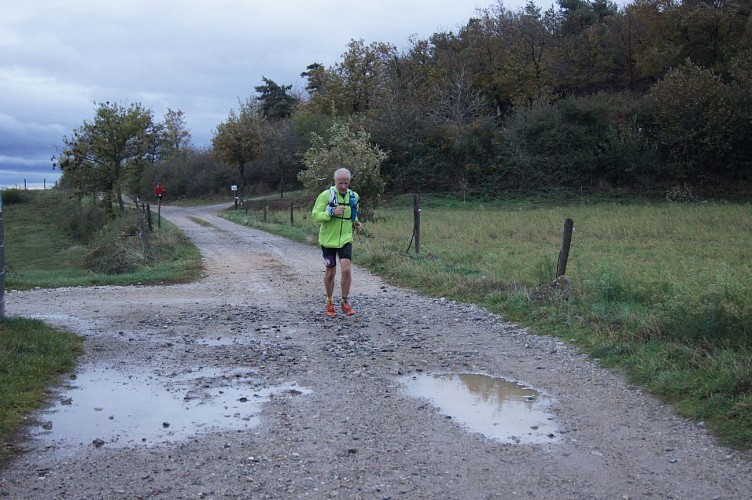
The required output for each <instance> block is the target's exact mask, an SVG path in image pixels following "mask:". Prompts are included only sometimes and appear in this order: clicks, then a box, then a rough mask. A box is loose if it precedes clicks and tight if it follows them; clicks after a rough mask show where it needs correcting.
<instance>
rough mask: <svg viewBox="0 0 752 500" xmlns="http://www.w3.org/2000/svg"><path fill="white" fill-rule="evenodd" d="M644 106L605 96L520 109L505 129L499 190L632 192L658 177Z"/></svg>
mask: <svg viewBox="0 0 752 500" xmlns="http://www.w3.org/2000/svg"><path fill="white" fill-rule="evenodd" d="M642 105H643V104H642V103H640V102H639V101H637V100H635V99H634V98H633V97H632V96H630V95H628V94H623V95H605V94H604V95H596V96H592V97H583V98H576V97H568V98H566V99H563V100H561V101H559V102H557V103H553V104H552V103H548V102H545V101H537V102H535V103H533V104H532V105H530V106H526V107H518V108H516V109H515V111H514V112H513V113H512V115H511V116H510V117H509V118H508V119H507V120H506V121H505V123H504V127H503V129H502V152H501V154H500V158H499V160H498V164H499V165H500V168H499V169H497V170H498V172H497V177H498V181H500V182H501V183H502V185H501V186H500V187H508V188H522V189H527V188H533V187H536V188H537V187H540V186H568V187H580V186H599V185H603V184H605V185H611V186H613V185H622V186H625V185H626V186H632V185H636V184H642V183H643V182H644V181H645V179H649V178H652V177H655V175H656V170H655V169H656V168H657V167H656V157H655V152H654V150H655V148H654V147H653V145H652V143H651V141H650V140H649V139H648V137H647V136H645V135H644V134H642V132H641V129H640V127H639V124H638V121H637V115H638V113H639V111H640V109H641V106H642Z"/></svg>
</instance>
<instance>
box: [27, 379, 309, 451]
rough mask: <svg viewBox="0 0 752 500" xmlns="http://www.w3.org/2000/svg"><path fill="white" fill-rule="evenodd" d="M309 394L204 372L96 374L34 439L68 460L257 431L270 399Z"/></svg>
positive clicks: (43, 419) (42, 420)
mask: <svg viewBox="0 0 752 500" xmlns="http://www.w3.org/2000/svg"><path fill="white" fill-rule="evenodd" d="M310 392H311V391H310V390H309V389H306V388H303V387H299V386H297V385H296V384H295V383H289V384H285V385H280V386H275V387H265V386H263V385H262V383H261V382H260V381H259V379H258V378H257V377H256V376H255V373H254V372H252V371H247V370H246V371H236V372H231V373H227V372H226V371H222V370H220V369H218V368H214V367H204V368H197V369H195V370H188V371H181V372H170V373H159V372H153V373H151V374H148V375H142V374H136V373H123V372H121V371H118V370H114V369H105V368H97V369H90V370H85V371H81V372H79V373H77V374H76V376H75V378H74V379H71V380H70V382H69V383H67V384H66V385H65V386H64V387H63V388H62V389H61V390H60V393H59V395H58V396H56V402H55V404H54V405H53V406H52V407H51V408H49V409H48V410H46V411H44V412H43V413H41V414H39V415H38V419H39V425H38V426H37V427H35V428H34V431H33V432H32V433H33V435H34V436H35V437H36V438H38V439H41V440H43V441H44V442H45V444H46V445H47V446H48V447H49V448H53V449H57V450H59V451H60V452H62V453H67V454H74V453H76V452H77V451H78V450H80V449H81V447H102V446H107V447H126V446H153V445H157V444H160V443H164V442H175V441H181V440H185V439H189V438H191V437H194V436H198V435H201V434H205V433H209V432H215V431H234V430H237V431H243V430H246V429H249V428H252V427H254V426H255V425H257V424H258V419H259V413H260V412H261V406H262V405H263V404H264V403H265V402H267V401H269V399H270V398H271V397H273V396H277V395H286V396H297V395H301V394H309V393H310Z"/></svg>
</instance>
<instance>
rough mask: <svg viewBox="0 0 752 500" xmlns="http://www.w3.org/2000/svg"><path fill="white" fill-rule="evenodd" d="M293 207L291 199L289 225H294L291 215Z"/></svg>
mask: <svg viewBox="0 0 752 500" xmlns="http://www.w3.org/2000/svg"><path fill="white" fill-rule="evenodd" d="M294 208H295V204H294V203H293V202H292V201H291V202H290V225H291V226H294V225H295V221H294V220H293V215H292V214H293V209H294Z"/></svg>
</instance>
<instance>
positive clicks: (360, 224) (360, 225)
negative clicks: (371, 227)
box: [355, 221, 363, 229]
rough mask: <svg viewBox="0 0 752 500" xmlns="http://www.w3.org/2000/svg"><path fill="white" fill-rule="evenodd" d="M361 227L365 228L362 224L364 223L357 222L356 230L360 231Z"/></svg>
mask: <svg viewBox="0 0 752 500" xmlns="http://www.w3.org/2000/svg"><path fill="white" fill-rule="evenodd" d="M361 227H363V223H362V222H360V221H357V222H356V223H355V229H360V228H361Z"/></svg>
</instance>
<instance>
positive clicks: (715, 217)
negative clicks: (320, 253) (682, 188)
mask: <svg viewBox="0 0 752 500" xmlns="http://www.w3.org/2000/svg"><path fill="white" fill-rule="evenodd" d="M288 203H289V202H288ZM311 204H312V200H306V199H303V198H301V199H298V200H297V202H296V205H299V206H300V209H299V211H300V217H297V214H296V219H295V220H296V222H295V225H294V226H291V225H290V222H289V213H287V212H285V211H281V212H280V213H277V214H267V222H262V220H261V212H259V211H250V212H249V215H246V214H243V213H241V212H240V211H228V212H227V215H226V216H227V217H228V218H230V219H232V220H235V221H236V222H239V223H242V224H247V225H251V226H254V227H257V228H260V229H264V230H268V231H271V232H277V233H279V234H283V235H284V236H287V237H289V238H292V239H295V240H297V241H301V242H306V243H310V244H313V245H315V244H316V231H317V227H316V225H315V224H314V223H313V222H312V221H311V220H310V217H307V212H308V210H310V206H311ZM375 215H376V222H371V223H367V224H366V226H365V229H364V230H362V231H361V234H360V236H359V237H357V238H356V243H355V252H354V262H355V263H356V264H359V265H361V266H364V267H366V268H369V269H371V270H372V271H375V272H377V273H379V274H380V275H382V276H384V277H385V278H386V279H388V280H389V281H391V282H393V283H396V284H400V285H404V286H408V287H411V288H415V289H418V290H421V291H423V292H426V293H429V294H432V295H437V296H445V297H448V298H451V299H455V300H458V301H463V302H472V303H475V304H479V305H481V306H484V307H486V308H488V309H489V310H492V311H495V312H498V313H500V314H503V315H505V316H506V317H507V318H509V319H510V320H513V321H516V322H518V323H521V324H524V325H527V326H530V327H532V328H534V329H535V330H537V331H539V332H541V333H547V334H553V335H557V336H560V337H562V338H565V339H568V340H570V341H572V342H575V343H577V344H578V345H579V346H581V347H582V348H583V349H585V350H586V351H587V352H590V353H591V354H592V355H593V357H595V358H598V359H599V360H600V361H601V362H602V363H603V364H605V365H606V366H609V367H612V368H614V369H620V370H623V371H624V372H625V373H626V374H627V376H628V377H629V378H630V379H631V380H632V381H634V382H635V383H639V384H642V385H643V386H645V387H647V388H648V389H650V390H651V391H652V392H653V393H654V394H656V395H658V396H659V397H661V398H663V399H664V400H666V401H667V402H670V403H672V404H673V405H674V406H675V408H676V409H677V411H678V412H679V413H680V414H682V415H684V416H686V417H687V418H690V419H693V420H695V421H698V422H699V421H702V422H703V423H704V425H705V426H706V427H709V428H710V429H712V430H713V431H715V432H716V433H717V435H718V436H719V437H720V439H721V441H722V442H723V443H725V444H727V445H730V446H734V447H739V448H751V447H752V412H750V411H749V410H750V409H751V407H752V205H750V204H749V203H726V202H710V203H702V204H700V203H690V204H685V203H672V202H667V201H665V200H656V199H653V200H647V199H634V198H628V197H624V196H622V195H619V197H618V198H611V199H609V198H608V197H605V196H602V195H601V196H599V197H597V198H596V197H592V196H585V195H572V196H568V197H564V196H542V197H536V198H520V197H518V198H511V199H508V200H500V201H499V200H478V199H474V200H465V201H463V199H462V197H460V198H457V197H451V196H446V195H442V196H423V197H422V199H421V232H420V250H421V251H420V253H419V254H416V253H415V251H414V249H415V246H414V242H412V243H411V237H412V233H413V224H414V221H413V209H412V196H403V197H398V198H395V199H392V200H389V201H388V203H386V204H385V205H384V206H382V207H381V208H379V209H378V210H377V211H376V214H375ZM566 218H571V219H573V220H574V226H575V231H574V234H573V237H572V245H571V249H570V253H569V257H570V258H569V262H568V266H567V275H568V276H569V278H570V279H571V281H572V284H573V293H572V295H571V297H570V299H569V300H568V301H566V302H560V301H553V302H548V303H543V304H540V303H535V302H533V301H531V300H529V298H528V297H529V294H530V293H531V292H532V291H533V290H535V288H536V287H538V286H539V285H542V284H544V283H547V282H549V281H551V280H553V279H554V277H555V273H556V265H557V260H558V256H559V250H560V245H561V238H562V232H563V227H564V220H565V219H566ZM408 249H409V250H408Z"/></svg>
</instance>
